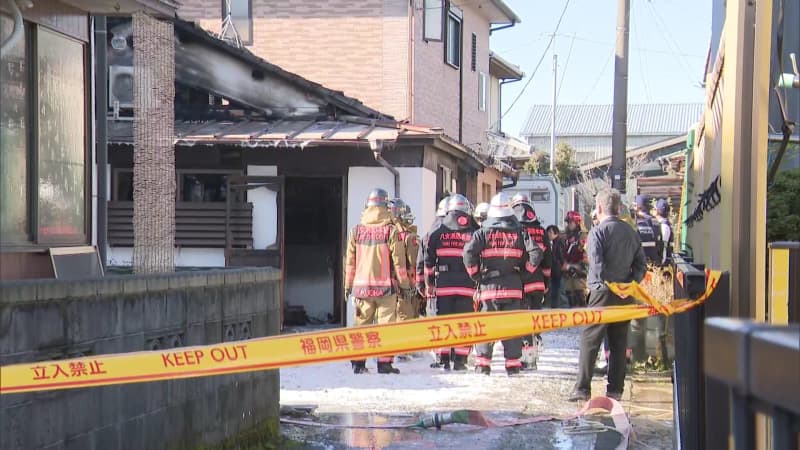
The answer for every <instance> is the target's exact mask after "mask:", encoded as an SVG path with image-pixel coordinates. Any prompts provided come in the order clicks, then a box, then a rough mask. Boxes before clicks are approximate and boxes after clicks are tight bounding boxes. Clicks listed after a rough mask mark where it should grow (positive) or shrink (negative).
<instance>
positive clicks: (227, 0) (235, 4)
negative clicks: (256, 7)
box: [222, 0, 253, 45]
mask: <svg viewBox="0 0 800 450" xmlns="http://www.w3.org/2000/svg"><path fill="white" fill-rule="evenodd" d="M229 5H230V12H231V23H232V24H233V26H234V28H236V32H237V33H239V39H241V40H242V44H244V45H251V44H252V43H253V5H252V2H251V0H222V18H223V19H224V18H225V17H227V16H228V6H229Z"/></svg>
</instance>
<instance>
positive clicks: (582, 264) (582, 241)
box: [561, 211, 588, 308]
mask: <svg viewBox="0 0 800 450" xmlns="http://www.w3.org/2000/svg"><path fill="white" fill-rule="evenodd" d="M566 222H567V232H566V250H565V251H564V265H563V266H561V276H562V277H563V280H564V291H565V292H566V294H567V300H568V301H569V306H570V308H574V307H576V306H583V304H584V302H585V299H586V264H587V262H588V256H587V254H586V233H585V232H584V231H583V230H582V229H581V223H582V222H583V220H582V219H581V215H580V213H579V212H578V211H568V212H567V218H566Z"/></svg>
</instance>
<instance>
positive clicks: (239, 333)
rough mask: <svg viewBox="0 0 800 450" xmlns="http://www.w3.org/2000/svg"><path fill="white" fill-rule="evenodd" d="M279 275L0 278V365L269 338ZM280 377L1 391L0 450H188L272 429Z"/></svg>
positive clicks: (275, 329) (274, 327)
mask: <svg viewBox="0 0 800 450" xmlns="http://www.w3.org/2000/svg"><path fill="white" fill-rule="evenodd" d="M279 280H280V273H279V272H278V271H276V270H274V269H268V268H265V269H229V270H214V271H204V272H191V273H189V272H186V273H177V274H170V275H147V276H107V277H105V278H103V279H99V280H81V281H63V280H44V281H43V280H37V281H16V282H9V283H0V290H1V291H2V292H3V294H2V296H0V365H6V364H14V363H22V362H29V361H46V360H53V359H61V358H69V357H79V356H90V355H101V354H106V353H121V352H133V351H142V350H152V349H155V348H159V349H168V348H174V347H183V346H190V345H201V344H213V343H218V342H223V341H234V340H240V339H248V338H251V337H260V336H270V335H276V334H278V333H279V327H280V303H281V301H280V289H279V287H280V281H279ZM279 390H280V383H279V374H278V371H277V370H272V371H262V372H251V373H244V374H235V375H222V376H215V377H204V378H192V379H186V380H169V381H158V382H150V383H135V384H125V385H118V386H104V387H95V388H86V389H69V390H61V391H51V392H34V393H25V394H7V395H2V396H0V449H3V450H5V449H38V448H67V449H69V448H74V449H88V450H92V449H97V450H101V449H103V450H106V449H118V448H125V449H140V448H143V449H144V448H146V449H159V448H196V447H200V446H204V445H214V444H218V443H220V442H222V441H226V440H229V439H230V440H231V441H235V440H236V439H238V438H239V436H240V433H243V432H247V431H251V430H254V429H258V430H263V431H266V432H269V431H271V432H276V430H277V427H278V400H279V398H278V397H279Z"/></svg>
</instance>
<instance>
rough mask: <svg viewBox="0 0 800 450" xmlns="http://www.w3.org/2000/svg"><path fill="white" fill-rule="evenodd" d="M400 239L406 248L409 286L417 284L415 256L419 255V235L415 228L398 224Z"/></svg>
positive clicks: (414, 226)
mask: <svg viewBox="0 0 800 450" xmlns="http://www.w3.org/2000/svg"><path fill="white" fill-rule="evenodd" d="M399 225H400V229H401V231H400V239H402V240H403V244H405V246H406V270H407V271H408V278H409V279H410V282H411V286H412V287H413V286H416V284H417V280H416V278H417V256H418V253H419V235H418V234H417V226H416V225H409V224H406V223H400V224H399Z"/></svg>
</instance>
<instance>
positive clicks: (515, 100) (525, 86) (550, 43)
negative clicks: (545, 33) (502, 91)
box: [489, 0, 570, 128]
mask: <svg viewBox="0 0 800 450" xmlns="http://www.w3.org/2000/svg"><path fill="white" fill-rule="evenodd" d="M569 2H570V0H567V2H566V3H565V4H564V9H563V10H561V16H560V17H559V18H558V22H557V23H556V28H555V30H553V34H552V35H551V36H550V41H548V42H547V47H545V49H544V51H543V52H542V56H541V57H540V58H539V62H537V63H536V67H535V68H534V69H533V73H531V76H530V77H529V78H528V81H526V82H525V85H524V86H522V90H521V91H519V94H517V97H516V98H514V101H513V102H511V106H509V107H508V109H506V112H504V113H503V114H502V115H501V116H500V118H498V119H497V121H495V123H493V124H492V126H491V127H489V128H494V126H495V125H497V122H499V121H500V120H502V119H503V118H504V117H505V116H506V115H507V114H508V113H509V112H510V111H511V110H512V109H513V108H514V105H516V104H517V102H518V101H519V99H520V98H522V94H524V93H525V90H526V89H527V88H528V86H529V85H530V84H531V81H532V80H533V78H534V77H535V76H536V72H537V71H538V70H539V67H540V66H541V65H542V61H544V57H545V56H546V55H547V51H548V50H550V46H551V45H553V41H554V40H555V39H556V35H557V34H558V28H559V27H560V26H561V21H562V20H563V19H564V14H565V13H566V12H567V7H568V6H569Z"/></svg>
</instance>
